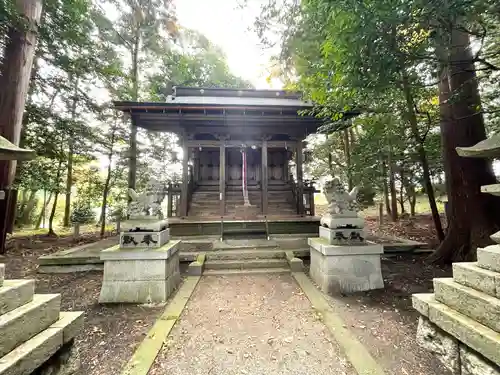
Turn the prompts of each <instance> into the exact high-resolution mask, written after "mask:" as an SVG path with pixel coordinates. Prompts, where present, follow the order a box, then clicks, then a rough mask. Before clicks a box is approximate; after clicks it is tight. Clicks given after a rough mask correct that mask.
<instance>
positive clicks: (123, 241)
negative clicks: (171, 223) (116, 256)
mask: <svg viewBox="0 0 500 375" xmlns="http://www.w3.org/2000/svg"><path fill="white" fill-rule="evenodd" d="M169 239H170V229H164V230H162V231H160V232H154V231H144V232H121V233H120V247H121V248H122V249H128V248H136V247H147V248H157V247H162V246H163V245H164V244H166V243H167V242H168V240H169Z"/></svg>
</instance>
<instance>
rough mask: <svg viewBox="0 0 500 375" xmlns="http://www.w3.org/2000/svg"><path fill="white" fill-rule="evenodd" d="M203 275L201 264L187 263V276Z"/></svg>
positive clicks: (196, 262) (195, 262)
mask: <svg viewBox="0 0 500 375" xmlns="http://www.w3.org/2000/svg"><path fill="white" fill-rule="evenodd" d="M202 274H203V264H202V263H199V262H198V261H194V262H191V263H189V266H188V275H189V276H201V275H202Z"/></svg>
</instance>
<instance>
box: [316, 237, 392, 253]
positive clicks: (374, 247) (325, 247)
mask: <svg viewBox="0 0 500 375" xmlns="http://www.w3.org/2000/svg"><path fill="white" fill-rule="evenodd" d="M308 243H309V246H310V247H311V249H314V250H316V251H318V252H320V253H321V254H323V255H327V256H333V255H337V256H342V255H345V256H352V255H369V254H378V255H380V254H383V253H384V247H383V246H382V245H378V244H374V243H373V242H366V243H365V244H364V245H330V244H329V243H328V240H326V239H325V238H321V237H314V238H309V239H308ZM311 252H312V250H311Z"/></svg>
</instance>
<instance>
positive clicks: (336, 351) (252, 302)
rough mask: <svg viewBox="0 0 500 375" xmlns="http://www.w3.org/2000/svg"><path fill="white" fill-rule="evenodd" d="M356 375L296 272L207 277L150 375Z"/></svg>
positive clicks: (166, 343)
mask: <svg viewBox="0 0 500 375" xmlns="http://www.w3.org/2000/svg"><path fill="white" fill-rule="evenodd" d="M160 374H172V375H176V374H178V375H181V374H182V375H185V374H190V375H191V374H192V375H195V374H207V375H208V374H219V375H227V374H235V375H236V374H238V375H241V374H249V375H250V374H251V375H261V374H262V375H263V374H266V375H267V374H273V375H278V374H290V375H294V374H308V375H316V374H318V375H319V374H321V375H323V374H339V375H340V374H342V375H355V374H356V372H355V370H354V368H353V367H352V366H351V364H350V363H349V362H348V361H347V360H346V358H345V357H344V355H343V354H342V352H341V350H340V347H339V345H338V344H337V342H336V341H335V340H334V339H333V338H332V336H331V335H330V333H329V331H328V329H327V327H326V326H325V325H324V324H323V323H322V322H321V319H320V317H319V316H318V315H317V314H316V312H315V311H314V309H313V308H312V306H311V304H310V302H309V301H308V299H307V297H306V296H305V295H304V293H303V292H302V290H301V289H300V288H299V287H298V285H297V283H296V282H295V280H294V279H293V278H292V276H291V275H252V276H247V275H244V276H242V275H234V276H218V277H213V276H204V277H202V279H201V280H200V282H199V283H198V286H197V288H196V290H195V292H194V294H193V296H192V297H191V300H190V301H189V303H188V305H187V306H186V308H185V309H184V311H183V313H182V315H181V317H180V319H179V321H178V322H177V324H176V325H175V327H174V328H173V330H172V332H171V334H170V336H169V338H168V339H167V340H166V342H165V345H164V347H163V349H162V351H161V352H160V354H159V355H158V357H157V358H156V361H155V363H154V365H153V367H152V368H151V370H150V372H149V375H160Z"/></svg>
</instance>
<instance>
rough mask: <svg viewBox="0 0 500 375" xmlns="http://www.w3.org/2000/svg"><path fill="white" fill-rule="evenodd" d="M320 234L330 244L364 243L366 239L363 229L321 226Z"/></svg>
mask: <svg viewBox="0 0 500 375" xmlns="http://www.w3.org/2000/svg"><path fill="white" fill-rule="evenodd" d="M319 236H320V237H321V238H325V239H326V240H327V241H328V244H330V245H347V244H350V245H353V244H362V243H363V242H364V241H365V239H366V234H365V232H364V230H363V229H360V228H352V229H340V228H338V229H330V228H325V227H319Z"/></svg>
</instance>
